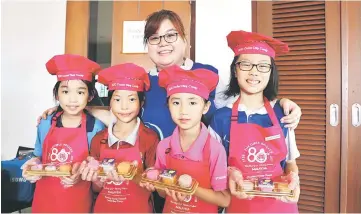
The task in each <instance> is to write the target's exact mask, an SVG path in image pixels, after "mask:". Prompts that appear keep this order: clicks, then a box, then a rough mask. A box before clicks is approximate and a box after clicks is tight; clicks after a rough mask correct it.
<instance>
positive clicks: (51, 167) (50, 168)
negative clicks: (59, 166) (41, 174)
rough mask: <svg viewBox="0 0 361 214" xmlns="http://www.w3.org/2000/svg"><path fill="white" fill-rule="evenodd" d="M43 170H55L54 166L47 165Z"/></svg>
mask: <svg viewBox="0 0 361 214" xmlns="http://www.w3.org/2000/svg"><path fill="white" fill-rule="evenodd" d="M45 171H47V172H55V171H56V166H54V165H48V166H46V167H45Z"/></svg>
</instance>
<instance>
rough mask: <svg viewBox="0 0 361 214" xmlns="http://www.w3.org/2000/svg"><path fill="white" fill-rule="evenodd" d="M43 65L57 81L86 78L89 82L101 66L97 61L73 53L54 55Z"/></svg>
mask: <svg viewBox="0 0 361 214" xmlns="http://www.w3.org/2000/svg"><path fill="white" fill-rule="evenodd" d="M45 66H46V69H47V70H48V72H49V73H50V74H52V75H56V76H57V78H58V81H65V80H87V81H90V82H91V81H92V78H93V75H95V74H96V72H97V71H99V70H100V68H101V67H100V65H99V64H98V63H96V62H93V61H91V60H90V59H88V58H86V57H83V56H80V55H73V54H62V55H56V56H54V57H53V58H51V59H50V60H49V61H48V62H47V63H46V65H45Z"/></svg>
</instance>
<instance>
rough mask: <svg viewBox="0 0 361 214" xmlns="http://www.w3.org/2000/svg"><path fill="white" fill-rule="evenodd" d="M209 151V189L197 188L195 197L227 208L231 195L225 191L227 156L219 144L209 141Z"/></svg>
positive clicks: (212, 140) (213, 140)
mask: <svg viewBox="0 0 361 214" xmlns="http://www.w3.org/2000/svg"><path fill="white" fill-rule="evenodd" d="M210 143H211V145H210V148H211V151H210V157H209V158H210V175H211V186H212V188H211V189H206V188H202V187H198V188H197V190H196V192H195V195H196V196H197V197H199V198H200V199H202V200H204V201H206V202H208V203H212V204H216V205H217V206H220V207H227V206H228V205H229V203H230V201H231V195H230V194H229V191H228V190H227V155H226V151H225V149H224V147H223V145H222V144H221V143H219V142H218V141H216V140H215V139H213V138H212V139H211V142H210Z"/></svg>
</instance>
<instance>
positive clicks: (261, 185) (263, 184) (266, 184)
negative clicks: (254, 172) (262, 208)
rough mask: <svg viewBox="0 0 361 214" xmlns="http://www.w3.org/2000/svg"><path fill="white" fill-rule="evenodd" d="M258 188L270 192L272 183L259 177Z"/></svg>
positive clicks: (272, 186)
mask: <svg viewBox="0 0 361 214" xmlns="http://www.w3.org/2000/svg"><path fill="white" fill-rule="evenodd" d="M258 188H259V189H260V190H261V191H262V192H272V191H273V189H274V185H273V182H272V181H271V180H270V179H261V180H259V181H258Z"/></svg>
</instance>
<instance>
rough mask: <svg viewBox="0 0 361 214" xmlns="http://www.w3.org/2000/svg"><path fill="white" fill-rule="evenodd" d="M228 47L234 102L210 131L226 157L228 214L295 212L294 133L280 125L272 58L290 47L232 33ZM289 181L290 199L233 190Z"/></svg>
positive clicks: (230, 94)
mask: <svg viewBox="0 0 361 214" xmlns="http://www.w3.org/2000/svg"><path fill="white" fill-rule="evenodd" d="M227 41H228V46H229V47H230V48H231V49H232V50H233V52H234V53H235V57H234V59H233V62H232V64H231V78H230V82H229V85H228V89H227V90H226V91H225V95H226V96H227V97H230V98H231V99H233V102H232V103H230V104H229V105H227V106H226V107H223V108H221V109H219V110H217V111H216V113H215V114H214V116H213V118H212V120H211V123H210V126H209V130H210V133H211V134H212V135H213V136H214V137H215V138H216V139H218V140H219V141H220V142H222V144H223V146H224V147H225V149H226V153H227V155H228V165H229V168H228V179H229V180H228V181H229V189H230V191H231V194H232V201H231V204H230V205H229V207H228V208H227V209H226V212H236V213H261V212H268V213H280V212H287V213H295V212H298V209H297V201H298V197H299V194H300V187H299V177H298V167H297V164H296V158H298V157H299V156H300V153H299V151H298V149H297V146H296V140H295V133H294V131H292V130H290V129H288V128H286V127H285V124H284V123H282V122H281V118H282V117H284V114H283V109H282V107H281V105H280V103H279V101H277V100H276V97H277V94H278V71H277V68H276V64H275V61H274V58H275V55H276V54H277V55H280V54H284V53H287V52H288V50H289V49H288V45H287V44H285V43H283V42H281V41H279V40H276V39H273V38H270V37H266V36H263V35H261V34H257V33H250V32H245V31H232V32H231V33H230V34H229V35H228V36H227ZM284 178H287V181H289V184H288V187H289V188H290V189H292V190H294V197H286V196H282V197H280V198H262V197H251V196H248V195H246V194H245V193H244V192H241V191H237V190H236V186H237V185H238V186H240V187H242V188H241V189H244V188H251V189H252V188H253V187H252V185H254V183H253V182H251V181H256V182H259V184H267V185H269V186H270V187H272V182H273V181H277V180H280V179H284Z"/></svg>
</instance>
